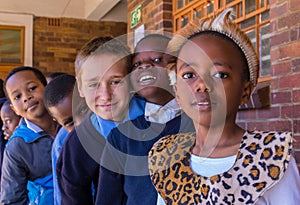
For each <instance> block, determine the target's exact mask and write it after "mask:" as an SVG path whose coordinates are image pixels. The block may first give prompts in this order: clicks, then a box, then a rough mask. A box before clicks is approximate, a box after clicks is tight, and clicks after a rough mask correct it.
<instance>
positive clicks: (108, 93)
mask: <svg viewBox="0 0 300 205" xmlns="http://www.w3.org/2000/svg"><path fill="white" fill-rule="evenodd" d="M81 70H82V73H81V77H80V78H81V80H80V83H79V84H78V86H79V92H80V96H81V97H84V98H85V100H86V103H87V105H88V107H89V108H90V109H91V110H92V111H93V112H94V113H96V114H97V115H99V116H100V117H102V118H103V119H105V120H112V121H121V120H123V119H124V117H125V116H126V113H127V110H128V104H129V98H130V96H129V90H128V83H127V80H126V79H125V77H126V75H127V74H128V72H127V65H126V63H125V60H119V58H118V57H115V56H112V55H110V54H101V55H97V56H93V57H90V58H88V59H87V60H86V61H85V62H84V63H83V65H82V68H81Z"/></svg>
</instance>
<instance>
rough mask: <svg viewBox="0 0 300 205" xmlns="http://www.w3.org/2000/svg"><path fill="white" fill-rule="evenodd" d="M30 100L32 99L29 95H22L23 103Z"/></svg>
mask: <svg viewBox="0 0 300 205" xmlns="http://www.w3.org/2000/svg"><path fill="white" fill-rule="evenodd" d="M30 99H32V95H31V93H26V94H25V95H24V102H27V101H28V100H30Z"/></svg>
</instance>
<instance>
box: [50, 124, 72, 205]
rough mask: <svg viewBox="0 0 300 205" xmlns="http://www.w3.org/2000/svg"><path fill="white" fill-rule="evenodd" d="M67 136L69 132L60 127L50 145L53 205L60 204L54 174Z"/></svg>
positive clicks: (55, 175)
mask: <svg viewBox="0 0 300 205" xmlns="http://www.w3.org/2000/svg"><path fill="white" fill-rule="evenodd" d="M68 134H69V132H68V131H67V130H66V129H65V128H64V127H61V128H60V129H59V131H58V133H57V134H56V136H55V138H54V142H53V144H52V150H51V158H52V173H53V186H54V205H60V204H61V195H60V191H59V187H58V181H57V174H56V162H57V159H58V157H59V155H60V152H61V148H62V146H63V144H64V142H65V140H66V138H67V136H68Z"/></svg>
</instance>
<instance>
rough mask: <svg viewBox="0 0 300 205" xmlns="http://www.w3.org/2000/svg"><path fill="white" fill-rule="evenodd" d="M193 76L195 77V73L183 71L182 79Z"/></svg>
mask: <svg viewBox="0 0 300 205" xmlns="http://www.w3.org/2000/svg"><path fill="white" fill-rule="evenodd" d="M194 77H196V75H195V74H194V73H184V74H183V75H182V78H183V79H190V78H194Z"/></svg>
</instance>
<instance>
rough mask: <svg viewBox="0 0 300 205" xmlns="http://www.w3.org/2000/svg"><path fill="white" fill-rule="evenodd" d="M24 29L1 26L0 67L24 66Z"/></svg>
mask: <svg viewBox="0 0 300 205" xmlns="http://www.w3.org/2000/svg"><path fill="white" fill-rule="evenodd" d="M24 30H25V28H24V27H18V26H1V25H0V66H1V67H3V66H20V65H23V64H24Z"/></svg>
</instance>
